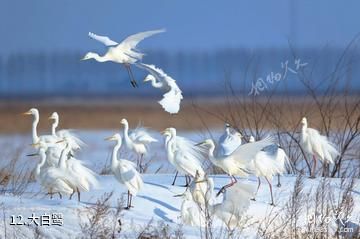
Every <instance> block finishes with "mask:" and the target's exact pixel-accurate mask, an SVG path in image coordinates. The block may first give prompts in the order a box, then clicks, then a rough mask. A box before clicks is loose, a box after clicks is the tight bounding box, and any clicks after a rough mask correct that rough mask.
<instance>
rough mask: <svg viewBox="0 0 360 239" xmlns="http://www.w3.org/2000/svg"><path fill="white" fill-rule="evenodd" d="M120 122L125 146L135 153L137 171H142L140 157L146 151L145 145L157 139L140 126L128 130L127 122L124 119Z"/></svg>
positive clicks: (141, 157)
mask: <svg viewBox="0 0 360 239" xmlns="http://www.w3.org/2000/svg"><path fill="white" fill-rule="evenodd" d="M120 123H121V124H122V125H123V126H124V131H123V132H124V142H125V146H126V147H127V148H128V149H129V150H131V151H133V152H134V153H136V155H137V164H138V167H139V171H140V173H142V171H143V168H142V159H143V157H144V155H145V154H146V153H147V151H148V150H147V146H148V145H149V144H151V143H153V142H157V140H156V139H154V138H153V137H151V135H150V134H149V133H148V132H147V130H146V129H145V128H142V127H137V128H136V129H134V130H132V131H131V132H129V123H128V121H127V120H126V119H122V120H121V121H120Z"/></svg>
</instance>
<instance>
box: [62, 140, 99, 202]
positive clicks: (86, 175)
mask: <svg viewBox="0 0 360 239" xmlns="http://www.w3.org/2000/svg"><path fill="white" fill-rule="evenodd" d="M70 141H71V139H70V138H67V137H65V138H64V139H63V140H60V141H58V142H57V143H58V144H61V145H63V143H65V148H64V150H63V152H62V154H61V157H60V160H59V167H61V168H62V169H63V170H66V173H67V174H68V175H70V176H69V177H70V178H71V180H70V182H71V186H72V188H73V193H72V194H71V195H70V199H71V198H72V196H73V195H74V193H75V192H77V195H78V201H80V192H88V191H90V189H91V188H98V187H99V182H98V180H97V178H96V176H97V175H96V173H95V172H93V171H92V170H91V169H89V168H87V167H86V166H85V165H84V163H83V162H82V161H80V160H78V159H76V158H75V157H74V156H73V155H72V154H71V153H70V152H71V144H70V143H69V142H70Z"/></svg>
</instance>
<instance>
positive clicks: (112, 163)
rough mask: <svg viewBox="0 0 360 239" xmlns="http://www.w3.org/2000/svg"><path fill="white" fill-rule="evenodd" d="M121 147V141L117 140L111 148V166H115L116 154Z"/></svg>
mask: <svg viewBox="0 0 360 239" xmlns="http://www.w3.org/2000/svg"><path fill="white" fill-rule="evenodd" d="M120 147H121V141H120V140H119V141H118V142H117V143H116V145H115V146H114V148H113V151H112V155H111V168H116V165H117V162H118V161H117V154H118V152H119V149H120Z"/></svg>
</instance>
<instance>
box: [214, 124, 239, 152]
mask: <svg viewBox="0 0 360 239" xmlns="http://www.w3.org/2000/svg"><path fill="white" fill-rule="evenodd" d="M241 138H242V135H241V134H240V133H239V132H237V131H236V130H233V129H232V128H231V126H230V124H228V123H226V124H225V132H224V134H223V135H221V136H220V138H219V141H218V146H219V147H218V150H217V153H216V155H218V156H227V155H230V154H231V153H232V152H234V151H235V149H237V148H238V147H239V146H240V145H241Z"/></svg>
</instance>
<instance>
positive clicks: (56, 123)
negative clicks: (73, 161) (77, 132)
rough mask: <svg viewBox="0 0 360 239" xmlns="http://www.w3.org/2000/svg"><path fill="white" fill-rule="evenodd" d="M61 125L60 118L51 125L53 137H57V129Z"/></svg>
mask: <svg viewBox="0 0 360 239" xmlns="http://www.w3.org/2000/svg"><path fill="white" fill-rule="evenodd" d="M58 125H59V119H58V118H55V119H54V122H53V123H52V125H51V134H52V135H53V136H56V128H57V127H58Z"/></svg>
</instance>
